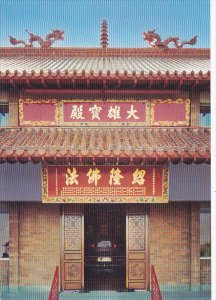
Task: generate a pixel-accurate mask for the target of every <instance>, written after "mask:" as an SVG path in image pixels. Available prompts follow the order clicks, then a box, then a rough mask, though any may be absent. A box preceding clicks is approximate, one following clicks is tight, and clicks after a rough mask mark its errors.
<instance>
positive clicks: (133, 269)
mask: <svg viewBox="0 0 216 300" xmlns="http://www.w3.org/2000/svg"><path fill="white" fill-rule="evenodd" d="M145 267H146V266H145V262H144V261H130V262H129V272H128V273H129V274H128V277H129V280H144V279H145V272H146V271H145Z"/></svg>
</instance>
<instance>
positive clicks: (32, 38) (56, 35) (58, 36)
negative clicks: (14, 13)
mask: <svg viewBox="0 0 216 300" xmlns="http://www.w3.org/2000/svg"><path fill="white" fill-rule="evenodd" d="M25 31H26V32H27V33H28V34H29V41H28V43H26V42H25V41H24V40H17V39H16V38H14V37H12V36H10V35H9V38H10V39H9V41H10V43H11V44H12V45H14V46H15V45H17V44H23V45H24V47H26V48H31V47H34V45H33V43H34V42H38V43H39V45H40V46H41V48H50V47H51V46H52V44H53V43H54V42H55V41H58V40H64V31H63V30H58V29H57V30H52V32H51V33H49V34H47V35H46V37H45V40H44V39H42V38H41V37H40V36H39V35H35V34H34V33H32V32H29V31H28V30H27V29H25Z"/></svg>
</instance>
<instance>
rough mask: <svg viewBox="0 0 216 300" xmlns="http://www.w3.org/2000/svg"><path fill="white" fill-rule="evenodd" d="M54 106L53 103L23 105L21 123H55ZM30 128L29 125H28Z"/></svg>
mask: <svg viewBox="0 0 216 300" xmlns="http://www.w3.org/2000/svg"><path fill="white" fill-rule="evenodd" d="M55 114H56V106H55V105H54V104H53V103H23V121H24V122H25V121H32V122H35V121H39V122H43V121H50V122H55ZM28 125H29V126H31V124H28Z"/></svg>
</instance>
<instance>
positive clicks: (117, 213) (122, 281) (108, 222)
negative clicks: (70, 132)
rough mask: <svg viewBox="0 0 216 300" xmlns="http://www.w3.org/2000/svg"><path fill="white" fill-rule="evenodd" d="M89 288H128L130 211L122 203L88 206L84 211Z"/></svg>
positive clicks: (86, 284)
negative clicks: (128, 213)
mask: <svg viewBox="0 0 216 300" xmlns="http://www.w3.org/2000/svg"><path fill="white" fill-rule="evenodd" d="M84 216H85V217H84V220H85V221H84V228H85V229H84V239H85V243H84V244H85V253H84V266H85V276H84V278H85V288H86V289H88V290H119V289H124V288H125V287H126V210H125V206H124V205H121V204H118V205H114V204H109V205H105V204H100V205H96V204H93V205H86V206H85V211H84Z"/></svg>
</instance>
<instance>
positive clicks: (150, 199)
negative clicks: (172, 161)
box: [42, 164, 169, 203]
mask: <svg viewBox="0 0 216 300" xmlns="http://www.w3.org/2000/svg"><path fill="white" fill-rule="evenodd" d="M168 181H169V176H168V166H163V174H162V184H163V185H162V193H163V194H162V196H142V197H119V196H116V197H75V198H73V197H48V196H47V195H48V165H46V164H43V165H42V202H43V203H168Z"/></svg>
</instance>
